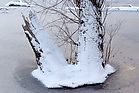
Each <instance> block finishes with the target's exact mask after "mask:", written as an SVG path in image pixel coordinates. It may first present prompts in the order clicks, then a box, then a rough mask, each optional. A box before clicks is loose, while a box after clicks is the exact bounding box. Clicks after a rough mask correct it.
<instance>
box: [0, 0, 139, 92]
mask: <svg viewBox="0 0 139 93" xmlns="http://www.w3.org/2000/svg"><path fill="white" fill-rule="evenodd" d="M4 2H5V1H4ZM21 10H23V9H15V10H11V11H7V13H4V12H3V11H0V22H1V24H0V43H1V44H0V52H1V53H0V93H138V91H139V89H138V86H139V79H138V78H139V63H138V61H139V57H138V55H139V53H138V51H137V50H138V49H139V30H138V29H139V17H138V16H139V13H136V12H113V13H111V14H109V19H108V22H109V23H119V22H122V26H121V28H120V31H119V32H118V34H117V36H116V37H115V38H116V39H115V42H114V46H115V49H116V50H118V53H117V55H116V57H115V58H114V60H113V61H112V62H111V64H112V65H114V66H115V67H116V68H117V69H118V71H117V72H116V73H115V74H114V75H112V76H111V78H109V79H108V80H107V82H106V84H104V85H101V86H87V87H82V88H78V89H64V90H63V89H47V88H45V87H44V86H43V85H42V84H41V83H40V82H38V81H37V80H36V79H34V78H33V77H32V76H31V74H30V73H31V72H32V71H33V70H34V69H35V68H36V62H35V58H34V54H33V52H32V49H31V47H30V46H29V43H28V41H27V39H26V37H25V35H24V33H23V29H22V27H21V25H22V23H23V20H22V17H21Z"/></svg>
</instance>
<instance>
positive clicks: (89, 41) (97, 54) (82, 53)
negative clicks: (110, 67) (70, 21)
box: [78, 0, 103, 71]
mask: <svg viewBox="0 0 139 93" xmlns="http://www.w3.org/2000/svg"><path fill="white" fill-rule="evenodd" d="M80 1H81V3H80V32H79V46H78V61H79V65H81V66H86V69H87V68H88V66H91V67H92V68H94V69H97V70H98V71H99V70H101V69H103V66H102V62H103V60H102V51H101V50H100V48H99V47H100V46H99V43H101V42H102V39H101V38H100V37H99V34H100V33H99V29H98V28H99V26H100V25H99V24H98V21H97V18H98V16H97V15H96V11H97V8H96V7H95V5H94V4H93V3H92V2H91V1H90V0H80ZM99 18H101V16H100V17H99Z"/></svg>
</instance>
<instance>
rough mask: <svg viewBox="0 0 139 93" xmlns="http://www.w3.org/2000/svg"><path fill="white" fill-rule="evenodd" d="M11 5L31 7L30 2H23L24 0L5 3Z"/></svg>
mask: <svg viewBox="0 0 139 93" xmlns="http://www.w3.org/2000/svg"><path fill="white" fill-rule="evenodd" d="M11 5H14V6H22V7H30V5H29V4H27V3H25V2H23V1H21V0H20V1H18V2H15V1H10V2H8V3H7V4H5V6H11Z"/></svg>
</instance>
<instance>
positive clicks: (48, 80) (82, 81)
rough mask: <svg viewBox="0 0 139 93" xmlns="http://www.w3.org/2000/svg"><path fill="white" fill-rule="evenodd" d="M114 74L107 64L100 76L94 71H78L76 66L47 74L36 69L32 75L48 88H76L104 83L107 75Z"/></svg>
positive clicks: (113, 70)
mask: <svg viewBox="0 0 139 93" xmlns="http://www.w3.org/2000/svg"><path fill="white" fill-rule="evenodd" d="M59 69H61V68H59ZM71 69H72V70H71ZM114 72H115V69H114V68H113V67H112V66H110V65H109V64H107V65H106V67H105V69H104V70H103V73H101V74H100V73H94V71H91V70H90V71H89V72H86V71H85V70H83V69H78V67H77V66H72V67H70V66H67V67H65V69H63V68H62V70H59V71H56V72H47V73H43V72H42V71H40V69H36V70H34V71H33V72H32V75H33V77H35V78H37V79H38V80H39V81H41V82H42V83H43V84H44V85H45V87H48V88H62V87H70V88H76V87H79V86H83V85H89V84H97V83H104V81H105V80H106V79H107V78H108V75H109V74H112V73H114Z"/></svg>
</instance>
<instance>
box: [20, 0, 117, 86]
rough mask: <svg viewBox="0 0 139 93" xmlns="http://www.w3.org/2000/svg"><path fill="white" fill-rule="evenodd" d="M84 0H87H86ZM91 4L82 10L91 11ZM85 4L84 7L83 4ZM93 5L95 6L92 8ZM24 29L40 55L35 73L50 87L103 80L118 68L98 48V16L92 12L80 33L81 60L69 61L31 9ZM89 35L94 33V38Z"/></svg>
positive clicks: (84, 13) (83, 19)
mask: <svg viewBox="0 0 139 93" xmlns="http://www.w3.org/2000/svg"><path fill="white" fill-rule="evenodd" d="M83 1H84V0H83ZM85 1H86V2H84V4H85V6H87V7H86V8H85V10H84V12H82V14H83V15H87V12H89V11H90V9H88V8H91V6H90V5H88V4H89V3H90V2H89V0H85ZM82 8H84V7H83V6H82ZM91 9H92V8H91ZM23 19H24V22H25V26H24V25H23V26H22V27H23V29H24V32H25V34H26V36H27V38H28V40H29V42H30V45H31V46H32V49H33V51H34V53H35V56H36V61H37V65H38V68H37V69H36V70H34V71H33V72H32V75H33V76H34V77H35V78H37V79H38V80H40V81H41V82H42V83H43V84H44V85H45V86H46V87H48V88H61V87H71V88H75V87H78V86H83V85H87V84H97V83H103V82H104V81H105V80H106V79H107V77H108V75H109V74H111V73H113V72H115V70H114V68H113V67H111V66H110V65H109V64H106V65H105V68H104V67H103V66H102V60H101V59H100V57H101V55H100V52H99V50H98V45H97V44H98V41H97V40H98V34H97V32H96V31H97V30H96V25H94V23H95V20H94V19H93V18H92V17H91V15H88V16H85V18H83V17H82V19H81V20H82V21H83V24H81V31H80V35H79V48H78V61H79V62H78V64H76V65H71V64H67V62H66V59H65V58H64V56H63V54H62V53H61V52H60V51H59V48H58V47H57V45H56V44H55V43H54V42H53V40H52V38H51V37H50V36H49V35H48V33H47V32H45V31H44V30H43V28H42V27H41V26H40V24H39V21H38V20H37V17H36V15H35V13H33V12H30V13H29V17H28V18H25V17H24V16H23ZM89 36H91V37H92V36H93V37H92V38H90V37H89Z"/></svg>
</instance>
